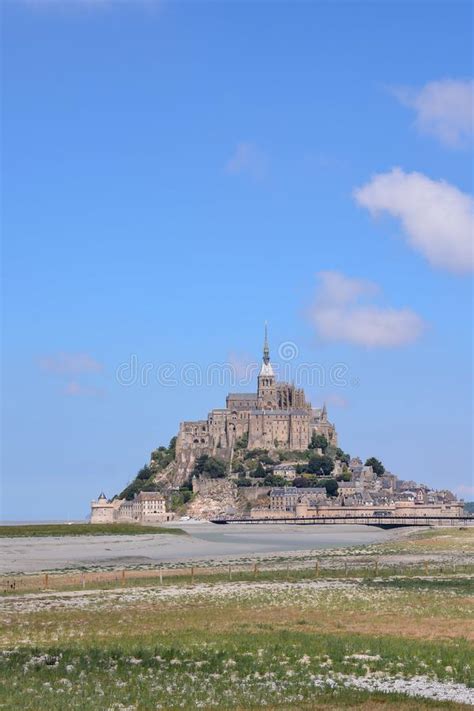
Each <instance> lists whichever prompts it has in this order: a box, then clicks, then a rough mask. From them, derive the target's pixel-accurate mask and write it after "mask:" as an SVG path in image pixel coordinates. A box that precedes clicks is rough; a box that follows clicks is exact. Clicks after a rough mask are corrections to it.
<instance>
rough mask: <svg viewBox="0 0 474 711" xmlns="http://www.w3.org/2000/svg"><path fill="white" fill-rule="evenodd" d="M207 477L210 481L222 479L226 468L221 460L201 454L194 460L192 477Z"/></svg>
mask: <svg viewBox="0 0 474 711" xmlns="http://www.w3.org/2000/svg"><path fill="white" fill-rule="evenodd" d="M200 475H203V476H207V477H209V478H210V479H222V478H223V477H225V475H226V466H225V464H224V462H223V461H222V460H221V459H217V458H216V457H210V456H209V455H208V454H202V455H201V456H200V457H198V458H197V459H196V462H195V464H194V469H193V476H200Z"/></svg>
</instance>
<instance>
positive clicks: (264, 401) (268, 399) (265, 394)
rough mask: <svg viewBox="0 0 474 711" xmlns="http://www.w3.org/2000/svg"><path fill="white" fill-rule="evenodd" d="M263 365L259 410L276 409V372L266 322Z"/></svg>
mask: <svg viewBox="0 0 474 711" xmlns="http://www.w3.org/2000/svg"><path fill="white" fill-rule="evenodd" d="M262 361H263V362H262V367H261V368H260V373H259V376H258V390H257V407H258V409H259V410H274V409H275V408H276V407H277V392H276V383H275V373H274V372H273V368H272V365H271V363H270V349H269V347H268V329H267V324H266V323H265V339H264V343H263V359H262Z"/></svg>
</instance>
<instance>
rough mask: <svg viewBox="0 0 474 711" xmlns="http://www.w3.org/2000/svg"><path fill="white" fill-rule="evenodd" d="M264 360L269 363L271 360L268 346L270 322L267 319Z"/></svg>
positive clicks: (266, 363)
mask: <svg viewBox="0 0 474 711" xmlns="http://www.w3.org/2000/svg"><path fill="white" fill-rule="evenodd" d="M263 362H264V363H265V365H268V363H269V362H270V348H269V347H268V324H267V322H266V321H265V340H264V342H263Z"/></svg>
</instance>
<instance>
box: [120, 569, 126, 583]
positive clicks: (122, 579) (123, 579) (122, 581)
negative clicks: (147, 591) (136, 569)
mask: <svg viewBox="0 0 474 711" xmlns="http://www.w3.org/2000/svg"><path fill="white" fill-rule="evenodd" d="M120 584H121V585H122V587H123V586H124V585H125V570H122V575H121V580H120Z"/></svg>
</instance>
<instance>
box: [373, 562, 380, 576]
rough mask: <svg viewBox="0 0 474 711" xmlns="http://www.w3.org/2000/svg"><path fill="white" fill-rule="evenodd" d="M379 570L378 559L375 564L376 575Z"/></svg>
mask: <svg viewBox="0 0 474 711" xmlns="http://www.w3.org/2000/svg"><path fill="white" fill-rule="evenodd" d="M378 572H379V561H378V560H376V561H375V565H374V575H377V574H378Z"/></svg>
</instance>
